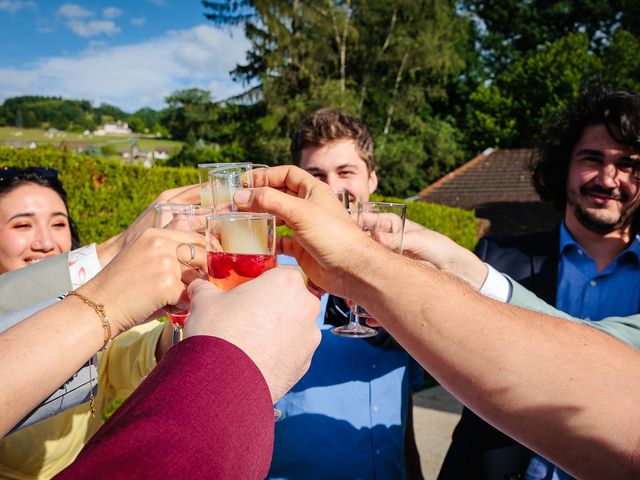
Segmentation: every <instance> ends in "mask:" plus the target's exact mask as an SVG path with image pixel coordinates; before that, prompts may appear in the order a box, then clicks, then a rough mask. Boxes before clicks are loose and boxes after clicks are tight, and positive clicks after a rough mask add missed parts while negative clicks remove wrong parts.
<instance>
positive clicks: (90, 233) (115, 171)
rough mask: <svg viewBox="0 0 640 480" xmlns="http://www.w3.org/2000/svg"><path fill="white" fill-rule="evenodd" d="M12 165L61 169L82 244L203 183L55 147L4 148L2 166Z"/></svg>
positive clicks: (181, 171)
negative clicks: (162, 197)
mask: <svg viewBox="0 0 640 480" xmlns="http://www.w3.org/2000/svg"><path fill="white" fill-rule="evenodd" d="M7 165H9V166H44V167H53V168H57V169H58V172H59V175H60V179H61V180H62V183H63V184H64V188H65V190H66V191H67V193H68V196H69V211H70V213H71V216H72V217H73V219H74V220H75V221H76V223H77V224H78V229H79V230H80V238H81V240H82V243H90V242H100V241H102V240H105V239H107V238H109V237H111V236H113V235H115V234H116V233H118V232H121V231H122V230H124V229H125V228H126V227H127V226H128V225H129V224H130V223H131V222H132V221H133V220H134V219H135V218H136V217H137V216H138V214H139V213H140V212H142V210H144V208H145V207H146V206H147V205H149V203H151V202H152V201H153V199H154V198H156V197H157V196H158V194H159V193H160V192H162V191H163V190H167V189H169V188H175V187H179V186H183V185H188V184H191V183H197V182H198V172H197V170H196V169H195V168H186V167H185V168H170V167H154V168H145V167H141V166H132V165H123V164H122V163H120V162H119V161H115V160H105V159H102V158H97V157H92V156H88V155H80V154H75V153H68V152H62V151H60V150H54V149H52V148H37V149H34V150H24V149H12V148H9V147H0V167H4V166H7Z"/></svg>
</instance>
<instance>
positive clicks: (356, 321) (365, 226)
mask: <svg viewBox="0 0 640 480" xmlns="http://www.w3.org/2000/svg"><path fill="white" fill-rule="evenodd" d="M356 208H357V222H358V225H359V226H360V228H361V229H362V230H364V231H365V232H367V233H369V235H371V237H372V238H373V239H374V240H376V241H377V242H379V243H380V244H382V245H384V246H385V247H387V248H389V249H390V250H392V251H394V252H397V253H402V237H403V234H404V222H405V219H406V216H407V206H406V205H404V204H402V203H388V202H358V204H357V207H356ZM347 304H348V305H349V306H350V312H349V323H348V324H347V325H342V326H340V327H334V328H333V329H331V333H334V334H336V335H341V336H345V337H354V338H366V337H372V336H374V335H376V334H377V333H378V331H377V330H376V329H374V328H371V327H367V326H366V325H362V324H361V323H360V319H361V318H371V315H370V314H369V312H367V311H366V310H365V309H364V308H363V307H361V306H360V305H357V304H354V303H353V302H352V301H350V300H347Z"/></svg>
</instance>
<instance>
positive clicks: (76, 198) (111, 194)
mask: <svg viewBox="0 0 640 480" xmlns="http://www.w3.org/2000/svg"><path fill="white" fill-rule="evenodd" d="M7 165H8V166H43V167H53V168H57V169H58V171H59V174H60V179H61V180H62V182H63V184H64V187H65V189H66V190H67V192H68V194H69V210H70V213H71V215H72V217H73V218H74V220H75V221H76V222H77V224H78V228H79V230H80V236H81V239H82V242H83V243H90V242H100V241H102V240H105V239H107V238H109V237H111V236H113V235H115V234H116V233H118V232H120V231H122V230H124V229H125V228H126V227H127V226H128V225H129V224H130V223H131V222H132V221H133V220H134V219H135V218H136V216H137V215H138V214H139V213H140V212H141V211H142V210H143V209H144V208H145V207H146V206H147V205H148V204H149V203H151V201H152V200H153V199H154V198H155V197H156V196H157V195H158V194H159V193H160V192H162V191H163V190H167V189H169V188H175V187H179V186H182V185H188V184H191V183H197V181H198V173H197V170H196V169H195V168H190V167H180V168H172V167H153V168H144V167H141V166H132V165H124V164H122V163H120V162H118V161H113V160H105V159H102V158H98V157H93V156H88V155H80V154H75V153H68V152H62V151H60V150H55V149H52V148H37V149H35V150H24V149H12V148H9V147H3V146H0V167H4V166H7ZM372 200H377V201H381V200H385V201H401V200H399V199H392V198H384V197H381V196H379V195H374V196H373V197H372ZM407 217H408V218H410V219H411V220H413V221H415V222H417V223H420V224H422V225H424V226H426V227H428V228H431V229H433V230H436V231H438V232H441V233H444V234H445V235H447V236H448V237H450V238H452V239H454V240H455V241H456V242H458V243H459V244H460V245H463V246H464V247H467V248H473V246H474V245H475V243H476V236H475V229H476V226H475V214H474V212H471V211H467V210H461V209H458V208H450V207H444V206H441V205H435V204H430V203H424V202H408V203H407ZM280 233H282V234H286V230H282V229H281V230H280Z"/></svg>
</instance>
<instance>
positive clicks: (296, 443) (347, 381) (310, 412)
mask: <svg viewBox="0 0 640 480" xmlns="http://www.w3.org/2000/svg"><path fill="white" fill-rule="evenodd" d="M279 263H280V264H284V263H285V261H282V260H281V259H280V258H279ZM287 263H291V262H287ZM326 297H327V295H325V296H324V298H323V304H322V309H321V312H320V315H319V316H318V323H319V325H321V329H322V340H321V342H320V346H319V347H318V349H317V350H316V352H315V354H314V356H313V359H312V362H311V366H310V368H309V371H308V372H307V373H306V374H305V376H304V377H302V379H301V380H300V381H299V382H298V383H297V384H296V385H295V386H294V387H293V389H291V391H290V392H289V393H288V394H287V395H286V396H285V397H284V398H283V399H282V400H280V401H279V402H278V403H277V404H276V407H277V408H279V409H280V410H281V411H282V412H283V415H284V416H283V418H282V419H281V420H280V421H278V422H276V424H275V442H274V452H273V460H272V463H271V470H270V471H269V475H268V478H271V479H275V478H289V479H328V478H331V479H339V478H344V479H375V478H378V479H381V478H404V429H405V424H406V418H407V408H408V399H409V395H410V388H409V387H410V385H414V386H416V385H420V384H421V383H422V382H423V370H422V368H421V367H420V366H419V365H418V364H417V363H416V362H415V361H414V360H413V359H412V358H411V357H410V356H409V355H408V354H407V353H406V352H405V351H403V350H389V349H382V348H379V347H376V346H374V345H372V344H370V343H368V342H367V341H364V340H359V339H353V338H345V337H339V336H336V335H333V334H332V333H331V331H330V330H331V328H332V326H331V325H324V310H325V307H326Z"/></svg>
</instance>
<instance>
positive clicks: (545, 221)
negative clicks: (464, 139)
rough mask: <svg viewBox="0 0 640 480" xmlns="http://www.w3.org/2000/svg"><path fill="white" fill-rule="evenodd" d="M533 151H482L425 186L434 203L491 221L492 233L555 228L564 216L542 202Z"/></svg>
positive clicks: (426, 195)
mask: <svg viewBox="0 0 640 480" xmlns="http://www.w3.org/2000/svg"><path fill="white" fill-rule="evenodd" d="M532 154H533V150H525V149H521V150H507V149H505V150H495V151H489V152H486V153H481V154H480V155H478V156H477V157H475V158H474V159H472V160H470V161H469V162H467V163H466V164H464V165H463V166H461V167H460V168H458V169H456V170H454V171H453V172H451V173H449V174H448V175H446V176H444V177H442V178H441V179H440V180H438V181H436V182H434V183H432V184H431V185H429V186H428V187H427V188H425V189H423V190H422V191H421V192H420V193H419V194H418V197H419V199H420V200H424V201H427V202H431V203H439V204H441V205H448V206H450V207H459V208H466V209H473V210H475V211H476V216H477V217H480V218H487V219H489V221H490V222H491V226H490V234H491V235H513V234H517V233H525V232H531V231H540V230H546V229H549V228H552V227H553V226H554V225H556V224H557V222H559V221H560V219H561V215H560V213H559V212H558V211H556V210H555V209H554V208H553V207H552V206H551V205H550V204H548V203H543V202H541V201H540V198H539V197H538V194H537V193H536V191H535V189H534V188H533V186H532V185H531V173H530V172H529V171H528V169H527V167H528V164H529V160H530V158H531V155H532Z"/></svg>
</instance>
